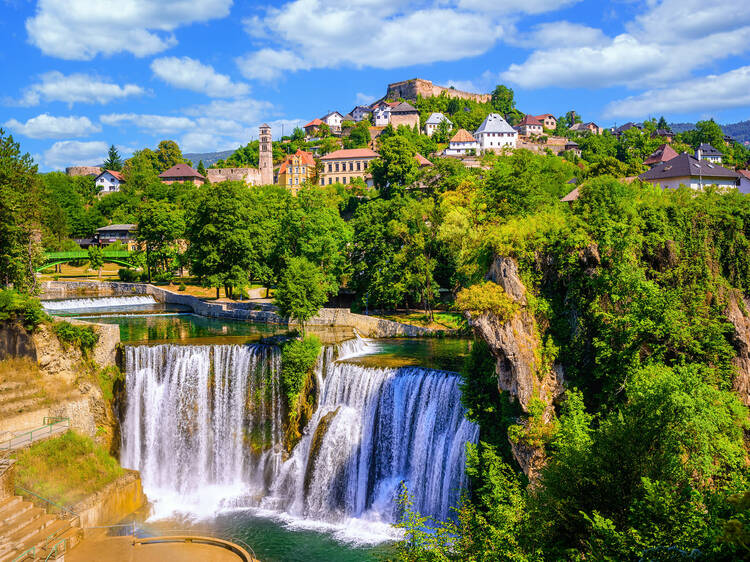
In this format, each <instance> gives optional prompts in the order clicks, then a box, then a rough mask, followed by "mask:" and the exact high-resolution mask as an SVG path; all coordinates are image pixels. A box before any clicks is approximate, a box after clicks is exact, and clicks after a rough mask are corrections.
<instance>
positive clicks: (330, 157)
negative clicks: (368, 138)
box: [320, 148, 378, 186]
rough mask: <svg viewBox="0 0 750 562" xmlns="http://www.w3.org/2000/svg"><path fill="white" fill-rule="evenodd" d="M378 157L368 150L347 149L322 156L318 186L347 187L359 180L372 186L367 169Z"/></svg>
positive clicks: (375, 153)
mask: <svg viewBox="0 0 750 562" xmlns="http://www.w3.org/2000/svg"><path fill="white" fill-rule="evenodd" d="M377 157H378V153H377V152H375V151H374V150H370V149H369V148H349V149H343V150H335V151H333V152H329V153H328V154H326V155H325V156H323V157H322V158H321V159H320V161H321V162H322V164H323V169H322V170H321V172H320V185H331V184H334V183H341V184H344V185H349V184H351V183H352V180H355V179H361V180H363V181H364V182H365V183H366V184H367V185H368V186H372V176H371V175H370V174H369V173H368V171H367V167H368V166H369V165H370V162H371V161H373V160H375V158H377Z"/></svg>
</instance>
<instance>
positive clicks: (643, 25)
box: [0, 0, 750, 170]
mask: <svg viewBox="0 0 750 562" xmlns="http://www.w3.org/2000/svg"><path fill="white" fill-rule="evenodd" d="M0 10H1V11H0V36H2V37H3V39H4V41H3V47H2V49H0V65H1V67H2V69H3V88H2V92H1V93H0V124H1V126H2V127H3V128H5V129H6V130H8V131H10V132H11V133H12V134H13V136H14V137H15V138H16V139H17V140H18V141H20V142H21V146H22V149H23V150H24V151H28V152H30V153H31V154H32V155H33V156H34V158H35V160H36V161H37V162H38V163H39V164H40V168H41V169H42V170H51V169H63V168H64V167H65V166H68V165H73V164H87V163H97V162H101V161H102V160H103V158H104V156H105V154H106V148H107V147H108V146H109V145H110V144H115V145H117V146H118V147H120V149H121V150H122V151H123V153H124V154H126V155H127V154H129V153H131V152H132V151H133V150H135V149H138V148H143V147H154V146H155V145H156V144H157V143H158V141H159V140H162V139H173V140H176V141H177V142H179V143H180V146H181V147H182V148H183V151H185V152H195V151H214V150H225V149H231V148H236V147H237V146H239V145H240V144H244V143H246V142H248V141H250V140H251V139H253V138H256V137H257V126H258V124H260V123H262V122H263V121H267V122H268V123H270V124H271V125H272V126H273V128H274V135H275V136H278V135H280V134H281V130H282V127H283V128H284V130H285V132H289V131H290V130H291V129H292V128H293V127H294V126H295V125H297V124H304V123H306V122H307V121H309V120H311V119H313V118H315V117H319V116H321V115H323V114H325V113H326V112H327V111H329V110H338V111H341V112H342V113H344V112H347V111H349V110H350V109H351V108H352V107H353V106H354V105H355V104H357V103H363V102H367V101H371V100H374V99H377V98H379V97H381V96H382V95H383V94H384V93H385V88H386V85H387V84H388V83H389V82H395V81H399V80H404V79H408V78H413V77H420V78H426V79H428V80H432V81H433V82H435V83H437V84H441V85H455V86H456V87H458V88H463V89H468V90H472V91H478V92H488V91H491V89H492V88H493V87H494V86H495V85H496V84H498V83H503V84H506V85H508V86H510V87H512V88H513V89H514V90H515V93H516V100H517V105H518V107H519V109H520V110H521V111H524V112H527V113H553V114H555V115H559V114H562V113H564V112H566V111H568V110H570V109H575V110H576V111H578V112H579V114H581V115H582V117H583V118H584V119H585V120H593V121H596V122H597V123H598V124H600V125H602V126H609V125H612V124H614V123H624V122H626V121H629V120H642V119H644V118H647V117H649V116H657V117H658V116H659V115H665V116H666V117H667V118H668V119H669V120H670V121H686V120H697V119H701V118H707V117H714V118H716V119H717V120H718V121H719V122H724V123H728V122H735V121H740V120H745V119H750V10H747V9H746V8H745V7H744V6H743V2H740V1H739V0H730V1H727V0H715V1H714V2H706V1H705V0H615V1H611V2H604V1H596V0H581V1H577V0H432V1H427V0H414V1H412V0H391V1H390V2H383V1H382V0H287V1H281V2H274V3H266V2H247V1H246V2H233V1H232V0H160V1H149V0H117V1H110V0H37V1H30V0H0Z"/></svg>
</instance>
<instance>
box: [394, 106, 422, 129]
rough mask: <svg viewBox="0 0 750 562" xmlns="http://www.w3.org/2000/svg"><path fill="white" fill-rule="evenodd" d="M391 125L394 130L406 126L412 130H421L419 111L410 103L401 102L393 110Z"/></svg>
mask: <svg viewBox="0 0 750 562" xmlns="http://www.w3.org/2000/svg"><path fill="white" fill-rule="evenodd" d="M391 125H393V127H394V128H397V127H400V126H401V125H405V126H407V127H409V128H410V129H413V128H414V127H416V128H417V129H419V111H417V108H416V107H414V106H413V105H412V104H410V103H408V102H405V101H403V102H401V103H399V104H398V105H396V106H395V107H392V108H391Z"/></svg>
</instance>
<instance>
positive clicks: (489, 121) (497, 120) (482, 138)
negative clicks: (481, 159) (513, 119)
mask: <svg viewBox="0 0 750 562" xmlns="http://www.w3.org/2000/svg"><path fill="white" fill-rule="evenodd" d="M474 138H475V139H476V140H477V143H478V144H479V149H480V150H481V151H482V152H484V151H488V150H491V151H500V150H502V149H504V148H515V147H516V143H517V142H518V131H516V130H515V129H514V128H513V127H511V126H510V125H509V124H508V122H507V121H506V120H505V119H503V116H502V115H500V114H498V113H490V114H489V115H488V116H487V117H486V118H485V120H484V121H482V124H481V125H479V128H478V129H477V130H476V131H475V132H474Z"/></svg>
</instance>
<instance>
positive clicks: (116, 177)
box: [94, 170, 125, 195]
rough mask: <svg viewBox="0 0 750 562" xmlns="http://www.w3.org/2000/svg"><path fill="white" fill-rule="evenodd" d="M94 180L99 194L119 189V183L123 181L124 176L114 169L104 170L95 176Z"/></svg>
mask: <svg viewBox="0 0 750 562" xmlns="http://www.w3.org/2000/svg"><path fill="white" fill-rule="evenodd" d="M94 182H95V183H96V188H97V189H98V190H99V195H105V194H107V193H114V192H116V191H120V185H122V184H123V183H125V178H124V177H123V176H122V174H121V173H120V172H117V171H115V170H104V171H103V172H102V173H101V174H99V175H98V176H96V179H95V180H94Z"/></svg>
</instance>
